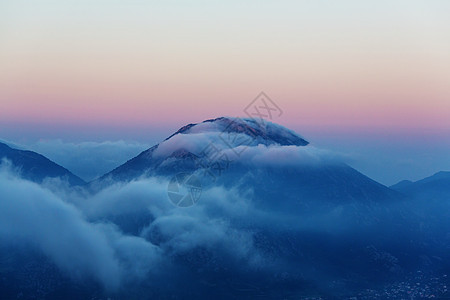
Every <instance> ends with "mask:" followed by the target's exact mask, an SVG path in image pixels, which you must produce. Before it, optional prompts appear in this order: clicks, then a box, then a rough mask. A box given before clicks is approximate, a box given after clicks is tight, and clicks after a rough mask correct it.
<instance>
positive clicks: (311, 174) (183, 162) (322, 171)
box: [0, 117, 450, 202]
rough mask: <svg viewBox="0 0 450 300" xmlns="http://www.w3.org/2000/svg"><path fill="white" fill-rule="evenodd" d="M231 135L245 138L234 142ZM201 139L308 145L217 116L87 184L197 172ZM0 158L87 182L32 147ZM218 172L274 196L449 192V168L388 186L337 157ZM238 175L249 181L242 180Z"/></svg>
mask: <svg viewBox="0 0 450 300" xmlns="http://www.w3.org/2000/svg"><path fill="white" fill-rule="evenodd" d="M231 135H232V136H233V138H234V139H235V140H234V141H233V142H230V141H229V140H230V138H229V137H230V136H231ZM236 137H237V139H241V140H246V141H247V142H246V143H245V144H243V145H237V144H236V141H237V140H236ZM205 141H209V142H210V143H211V145H214V146H216V148H219V149H222V150H223V149H224V148H225V149H226V148H229V150H233V149H236V148H242V149H241V151H242V152H243V151H244V150H245V149H244V148H245V147H256V146H258V145H260V146H266V147H270V146H297V147H305V148H307V147H308V145H309V142H308V141H306V140H305V139H304V138H302V137H300V136H299V135H298V134H296V133H295V132H293V131H291V130H289V129H287V128H285V127H282V126H280V125H277V124H274V123H270V122H266V123H265V124H264V126H261V124H258V122H256V121H255V120H252V119H239V118H229V117H220V118H216V119H210V120H206V121H203V122H201V123H197V124H188V125H186V126H184V127H182V128H180V129H179V130H178V131H176V132H175V133H174V134H172V135H171V136H169V137H168V138H166V139H165V140H164V141H163V142H161V143H159V144H157V145H155V146H153V147H151V148H150V149H148V150H145V151H143V152H142V153H140V154H139V155H138V156H136V157H134V158H132V159H130V160H129V161H127V162H126V163H124V164H122V165H120V166H119V167H117V168H115V169H114V170H112V171H111V172H108V173H107V174H105V175H103V176H101V177H100V178H99V179H97V180H94V181H93V182H90V183H89V186H91V187H92V186H95V187H96V189H98V188H101V187H104V186H107V185H109V184H111V183H114V182H118V181H119V182H120V181H123V182H127V181H131V180H134V179H137V178H139V177H145V176H165V177H171V176H174V175H175V174H177V173H180V172H189V173H192V172H197V173H199V171H202V169H204V168H205V166H204V165H201V164H200V165H199V164H198V161H199V160H200V159H201V158H204V157H202V153H201V151H202V150H203V149H201V147H205V146H208V144H205ZM230 143H231V144H232V143H235V144H234V145H231V144H230ZM199 145H200V147H199ZM229 152H231V151H229ZM0 159H7V160H9V161H10V162H11V163H12V164H13V166H14V167H15V168H18V170H19V172H20V175H21V176H22V177H23V178H25V179H28V180H31V181H35V182H38V183H41V182H42V181H43V180H44V179H45V178H54V177H60V178H63V179H67V181H68V182H69V183H70V184H71V185H79V186H82V185H86V182H85V181H84V180H83V179H81V178H79V177H78V176H76V175H74V174H73V173H72V172H70V171H69V170H67V169H66V168H64V167H62V166H60V165H58V164H56V163H55V162H53V161H51V160H50V159H48V158H46V157H45V156H43V155H41V154H38V153H36V152H33V151H28V150H22V149H16V148H13V147H12V146H8V145H7V144H5V143H2V142H0ZM203 171H205V170H203ZM222 173H223V175H226V176H219V178H218V180H217V181H216V182H215V183H216V184H223V185H228V186H229V185H235V184H236V183H237V184H238V186H240V187H241V188H248V186H249V185H252V186H254V185H259V188H257V189H256V190H257V191H258V192H260V193H261V195H260V196H261V197H262V198H265V197H270V196H274V195H271V193H274V192H275V193H277V194H278V196H279V197H281V196H283V197H288V198H289V197H290V196H289V195H285V194H284V193H288V194H290V195H296V196H295V197H298V198H303V199H304V198H314V199H317V198H321V199H329V200H331V199H333V201H335V202H340V201H344V200H348V199H354V200H356V199H358V200H367V201H373V200H374V199H377V200H379V199H394V198H398V197H399V196H400V195H401V194H403V195H406V196H408V197H432V198H443V197H444V198H445V197H448V195H449V194H450V172H444V171H442V172H438V173H436V174H434V175H433V176H430V177H427V178H424V179H422V180H419V181H416V182H412V181H408V180H404V181H401V182H399V183H397V184H395V185H392V186H390V187H389V188H388V187H386V186H384V185H382V184H379V183H378V182H376V181H374V180H372V179H370V178H368V177H367V176H365V175H363V174H361V173H359V172H358V171H357V170H355V169H353V168H351V167H349V166H348V165H345V164H343V163H339V162H337V161H327V162H322V163H320V164H304V165H302V166H300V167H299V166H296V165H295V162H294V161H293V162H292V165H286V164H285V165H283V167H274V166H273V165H272V166H268V165H266V164H259V165H258V164H246V163H242V161H238V162H234V163H232V164H230V166H227V168H226V170H223V171H222ZM221 175H222V174H221ZM243 178H253V180H251V182H246V181H245V180H242V179H243ZM269 182H270V184H269V185H268V184H267V183H269ZM286 184H289V185H290V186H291V188H289V189H288V190H286V189H282V188H281V186H280V185H283V186H285V185H286Z"/></svg>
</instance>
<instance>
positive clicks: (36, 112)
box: [0, 0, 450, 184]
mask: <svg viewBox="0 0 450 300" xmlns="http://www.w3.org/2000/svg"><path fill="white" fill-rule="evenodd" d="M449 14H450V2H448V1H436V0H430V1H418V0H405V1H399V0H391V1H357V0H354V1H345V0H344V1H321V0H316V1H288V0H286V1H264V0H259V1H256V0H252V1H235V0H230V1H216V0H209V1H206V0H204V1H200V0H192V1H172V0H169V1H133V0H130V1H126V2H125V1H118V0H109V1H106V0H94V1H92V0H91V1H87V0H77V1H75V0H67V1H56V0H54V1H50V0H35V1H31V0H30V1H22V0H14V1H13V0H3V1H1V2H0V139H5V140H8V141H12V142H16V143H18V144H21V145H25V146H28V147H30V148H34V149H41V150H42V149H43V148H45V147H43V146H42V145H43V144H46V143H47V144H48V145H56V146H55V148H51V150H50V147H49V146H48V147H47V148H46V149H47V150H45V149H44V152H45V151H47V152H46V153H43V154H47V155H49V157H50V158H52V153H53V158H54V159H55V158H58V157H59V158H58V159H60V160H64V159H62V158H61V156H62V155H60V154H61V153H62V150H61V148H57V145H58V141H60V142H61V141H62V142H61V143H59V145H60V146H59V147H61V144H69V145H78V146H77V147H78V148H80V147H81V146H80V145H87V144H86V143H88V142H96V143H100V144H101V145H104V143H105V142H111V143H116V142H117V141H119V142H120V141H130V143H131V144H130V145H131V146H130V147H131V148H130V149H131V150H130V151H128V150H127V151H125V152H124V153H126V155H130V154H131V153H135V152H137V150H138V148H139V147H138V146H136V145H137V144H136V143H141V144H142V147H141V148H144V147H147V146H148V145H152V144H154V143H156V142H158V141H160V140H162V139H164V138H165V137H167V136H169V135H170V134H171V133H173V132H174V131H175V130H177V129H178V128H179V127H181V126H183V125H185V124H187V123H194V122H200V121H202V120H205V119H210V118H214V117H218V116H223V115H226V116H245V113H244V108H245V107H246V106H247V105H248V104H249V103H250V102H251V101H252V100H253V99H254V98H255V97H256V95H258V94H259V92H261V91H264V92H266V93H267V94H268V95H269V96H270V97H271V98H272V99H273V100H274V102H276V103H277V105H278V106H279V107H280V108H281V109H282V111H283V114H282V115H281V116H280V117H279V118H277V119H275V120H273V121H274V122H277V123H280V124H282V125H284V126H287V127H289V128H291V129H293V130H295V131H296V132H298V133H300V134H301V135H302V136H305V138H307V139H308V140H309V141H311V142H312V143H314V144H317V145H318V146H323V147H327V148H330V149H333V150H335V151H339V152H343V153H345V154H348V156H349V157H350V158H349V163H350V164H351V165H353V166H354V167H356V168H358V170H360V171H362V172H363V173H365V174H367V175H369V176H371V177H372V178H374V179H376V180H378V181H380V182H382V183H384V184H393V183H395V182H397V181H399V180H401V179H412V180H417V179H420V178H422V177H425V176H429V175H432V174H433V173H434V172H437V171H439V170H450V158H449V155H448V153H449V152H450V142H449V140H450V88H449V85H448V83H449V82H450V54H449V53H450V38H449V36H450V21H449V19H448V15H449ZM55 141H56V142H55ZM39 145H40V148H39ZM90 146H91V147H92V144H90ZM64 149H67V147H66V148H64ZM97 149H102V148H101V147H97ZM117 149H118V148H117ZM139 149H140V148H139ZM142 150H144V149H142ZM69 153H70V151H69ZM58 155H59V156H58ZM99 155H100V154H99ZM71 159H72V161H75V160H76V159H75V158H73V157H72V158H71ZM123 159H125V158H124V157H123V158H121V160H123ZM55 160H56V159H55ZM68 161H69V158H66V160H65V161H57V162H59V163H64V162H65V163H67V162H68ZM113 163H116V162H115V161H112V162H111V165H112V164H113ZM108 166H109V165H108ZM66 167H68V168H69V169H70V163H69V166H66Z"/></svg>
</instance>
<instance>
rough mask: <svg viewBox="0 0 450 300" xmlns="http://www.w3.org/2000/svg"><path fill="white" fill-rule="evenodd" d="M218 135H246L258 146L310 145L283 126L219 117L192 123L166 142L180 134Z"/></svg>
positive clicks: (253, 120) (262, 121) (267, 122)
mask: <svg viewBox="0 0 450 300" xmlns="http://www.w3.org/2000/svg"><path fill="white" fill-rule="evenodd" d="M200 133H218V134H220V135H222V136H224V135H226V134H241V135H246V136H248V137H250V138H252V139H253V140H254V142H256V144H264V145H273V144H278V145H281V146H306V145H308V144H309V142H307V141H306V140H305V139H303V138H302V137H300V136H299V135H298V134H296V133H295V132H293V131H292V130H289V129H287V128H285V127H283V126H281V125H278V124H275V123H272V122H269V121H266V120H261V121H259V120H255V119H249V118H233V117H219V118H215V119H208V120H205V121H203V122H200V123H191V124H188V125H185V126H183V127H181V128H180V129H179V130H178V131H176V132H175V133H174V134H172V135H171V136H169V137H168V138H167V139H166V140H165V141H167V140H170V139H171V138H173V137H174V136H176V135H178V134H200Z"/></svg>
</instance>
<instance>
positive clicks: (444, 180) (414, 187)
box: [391, 171, 450, 200]
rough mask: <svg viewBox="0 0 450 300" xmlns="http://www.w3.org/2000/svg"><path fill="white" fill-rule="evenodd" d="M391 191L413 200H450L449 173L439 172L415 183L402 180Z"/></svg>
mask: <svg viewBox="0 0 450 300" xmlns="http://www.w3.org/2000/svg"><path fill="white" fill-rule="evenodd" d="M391 189H393V190H396V191H399V192H401V193H403V194H406V195H408V196H412V197H415V198H427V199H429V200H433V199H446V200H450V172H444V171H441V172H438V173H436V174H434V175H433V176H430V177H427V178H424V179H422V180H418V181H415V182H413V181H409V180H403V181H400V182H399V183H397V184H394V185H392V186H391Z"/></svg>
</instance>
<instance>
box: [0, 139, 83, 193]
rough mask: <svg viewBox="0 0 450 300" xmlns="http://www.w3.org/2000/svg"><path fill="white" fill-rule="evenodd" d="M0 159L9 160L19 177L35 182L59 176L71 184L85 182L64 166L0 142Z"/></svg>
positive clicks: (34, 153)
mask: <svg viewBox="0 0 450 300" xmlns="http://www.w3.org/2000/svg"><path fill="white" fill-rule="evenodd" d="M0 159H6V160H8V161H10V162H11V163H12V164H13V166H14V168H16V169H17V170H18V172H19V174H20V176H21V177H23V178H24V179H27V180H31V181H34V182H37V183H42V181H43V180H44V179H45V178H54V177H59V178H61V179H64V180H67V181H68V182H69V184H71V185H84V184H85V182H84V181H83V179H81V178H79V177H78V176H76V175H74V174H72V173H71V172H70V171H69V170H67V169H66V168H64V167H62V166H60V165H58V164H56V163H54V162H53V161H51V160H49V159H48V158H46V157H45V156H43V155H41V154H38V153H36V152H33V151H28V150H19V149H14V148H11V147H10V146H8V145H6V144H4V143H0Z"/></svg>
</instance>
